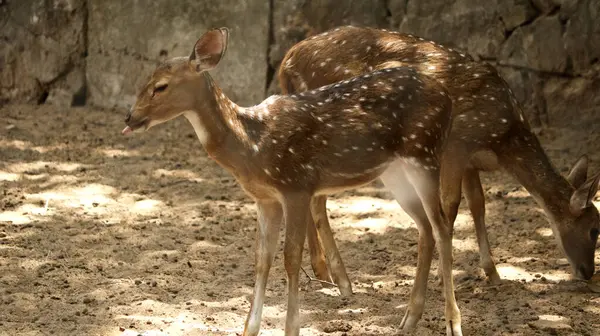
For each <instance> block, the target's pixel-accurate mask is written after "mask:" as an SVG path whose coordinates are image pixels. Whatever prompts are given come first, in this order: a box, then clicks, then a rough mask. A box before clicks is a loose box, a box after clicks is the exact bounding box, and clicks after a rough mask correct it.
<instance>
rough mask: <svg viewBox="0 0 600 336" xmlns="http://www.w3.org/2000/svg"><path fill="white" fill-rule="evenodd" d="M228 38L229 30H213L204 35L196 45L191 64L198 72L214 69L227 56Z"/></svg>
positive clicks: (191, 56)
mask: <svg viewBox="0 0 600 336" xmlns="http://www.w3.org/2000/svg"><path fill="white" fill-rule="evenodd" d="M228 38H229V29H227V28H219V29H213V30H210V31H208V32H206V33H204V35H202V36H201V37H200V38H199V39H198V41H197V42H196V44H195V45H194V50H192V54H191V55H190V64H192V65H193V66H194V67H195V68H196V71H198V72H201V71H206V70H212V69H214V68H215V67H216V66H217V65H218V64H219V62H220V61H221V58H223V55H225V51H226V50H227V40H228Z"/></svg>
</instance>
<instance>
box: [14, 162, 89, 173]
mask: <svg viewBox="0 0 600 336" xmlns="http://www.w3.org/2000/svg"><path fill="white" fill-rule="evenodd" d="M85 166H86V165H84V164H81V163H76V162H49V161H35V162H19V163H13V164H10V165H7V166H6V169H7V170H8V171H9V172H13V173H28V172H35V171H39V170H43V169H55V170H59V171H62V172H73V171H75V170H77V169H79V168H81V167H85Z"/></svg>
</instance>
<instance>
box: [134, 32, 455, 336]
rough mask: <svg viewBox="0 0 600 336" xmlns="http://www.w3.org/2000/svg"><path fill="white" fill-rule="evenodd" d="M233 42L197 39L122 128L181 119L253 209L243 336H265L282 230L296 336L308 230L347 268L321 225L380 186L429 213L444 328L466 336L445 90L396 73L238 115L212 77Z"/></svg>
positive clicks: (407, 72) (164, 68)
mask: <svg viewBox="0 0 600 336" xmlns="http://www.w3.org/2000/svg"><path fill="white" fill-rule="evenodd" d="M227 37H228V31H227V30H226V29H216V30H212V31H209V32H207V33H206V34H205V35H204V36H202V37H201V38H200V39H199V40H198V42H197V43H196V45H195V47H194V51H193V52H192V55H191V56H190V57H189V58H176V59H172V60H170V61H167V62H165V63H163V64H162V65H160V66H159V67H158V68H157V69H156V71H155V72H154V74H153V75H152V77H151V79H150V80H149V82H148V84H147V85H146V86H145V87H144V89H143V90H142V91H141V92H140V94H139V95H138V99H137V102H136V104H135V106H134V107H133V109H132V111H131V112H130V114H129V115H128V117H127V119H126V123H127V125H128V127H127V128H126V130H127V131H128V130H130V129H140V130H147V129H149V128H151V127H152V126H154V125H156V124H159V123H162V122H166V121H168V120H171V119H173V118H175V117H177V116H180V115H184V116H185V117H186V118H188V120H190V122H191V123H192V125H193V126H194V129H195V130H196V133H197V134H198V137H199V139H200V141H201V142H202V144H203V146H204V148H205V149H206V151H207V153H208V154H209V155H210V156H211V157H212V158H213V159H214V160H215V161H217V162H218V163H219V164H220V165H221V166H222V167H224V168H225V169H227V170H228V171H229V172H230V173H231V174H233V175H234V176H235V177H236V179H237V180H238V182H239V183H240V185H241V186H242V187H243V188H244V190H245V191H246V192H247V193H248V194H249V195H250V196H251V197H252V198H253V199H254V200H255V201H256V203H257V207H258V218H259V225H258V230H257V249H256V277H257V278H256V282H255V290H254V300H253V302H252V307H251V309H250V312H249V315H248V318H247V320H246V325H245V329H244V336H255V335H257V334H258V332H259V328H260V319H261V310H262V305H263V301H264V296H265V286H266V283H267V278H268V274H269V269H270V266H271V263H272V260H273V256H274V253H275V250H276V246H277V245H276V243H277V234H278V231H279V226H280V224H281V223H282V222H283V223H284V224H285V226H286V238H285V246H284V261H285V268H286V272H287V276H288V310H287V318H286V328H285V330H286V335H291V336H294V335H298V334H299V330H300V323H299V303H298V282H299V270H300V264H301V261H302V250H303V245H304V239H305V235H306V231H307V229H306V227H307V225H310V226H314V227H315V228H316V231H318V234H321V235H322V237H323V241H322V243H323V246H324V247H325V248H326V249H327V255H328V259H329V260H330V262H331V263H332V265H333V266H334V267H336V268H339V269H343V264H342V263H341V259H339V258H338V259H335V255H334V254H336V253H337V250H336V248H335V242H333V240H332V239H333V238H332V235H331V231H330V230H328V227H325V225H327V224H322V223H323V222H326V217H325V218H324V217H322V215H323V214H325V196H324V195H327V194H330V193H332V192H336V191H341V190H346V189H350V188H354V187H357V186H360V185H363V184H365V183H368V182H371V181H373V180H374V179H376V178H378V177H380V176H381V178H382V179H383V180H384V181H387V182H386V183H388V184H390V185H394V190H396V191H398V190H400V188H402V187H407V188H411V189H414V190H415V194H416V196H417V197H418V198H419V199H420V203H422V204H423V207H424V208H425V209H426V217H427V220H428V222H427V227H426V228H423V230H429V231H431V226H433V228H434V230H435V232H436V234H437V236H438V237H440V239H439V240H440V246H442V247H443V248H441V249H440V253H441V254H442V264H443V268H444V280H445V289H446V290H445V292H444V295H445V296H446V301H447V312H446V320H447V321H448V322H447V324H448V326H449V327H450V328H451V330H453V332H454V334H455V335H460V333H461V332H460V312H459V311H458V307H457V305H456V300H455V297H454V292H453V290H452V277H451V249H450V247H451V245H450V244H451V242H450V235H449V232H448V230H447V227H448V226H447V224H446V223H445V222H444V219H443V217H442V215H441V209H440V204H441V200H440V194H439V174H440V164H439V161H440V157H441V153H442V148H443V145H444V143H445V140H446V137H447V135H448V134H449V127H450V122H451V113H452V111H451V108H452V103H451V100H450V99H449V97H448V94H447V92H446V90H445V88H444V87H443V86H442V85H440V84H439V83H438V82H437V81H435V80H433V79H432V78H430V77H428V76H425V75H422V74H419V73H418V72H417V71H415V69H412V68H408V67H401V68H392V69H383V70H381V71H376V72H373V73H370V74H364V75H362V76H360V77H355V78H352V79H350V80H347V81H343V82H338V83H334V84H331V85H328V86H323V87H321V88H319V89H317V90H314V91H310V92H303V93H300V94H297V95H285V96H273V97H270V98H268V99H267V100H265V101H263V102H262V103H261V104H259V105H256V106H253V107H249V108H243V107H240V106H237V105H236V104H234V103H233V102H232V101H230V100H229V99H228V98H227V97H226V96H225V94H224V93H223V92H222V91H221V90H220V89H219V87H218V86H217V85H216V83H215V82H214V81H213V80H212V78H211V77H210V75H209V74H208V72H207V71H209V70H212V69H213V68H214V67H216V66H217V64H218V63H219V61H220V60H221V58H222V57H223V54H224V52H225V48H226V46H227ZM398 182H401V183H400V184H398ZM429 223H431V226H430V224H429ZM428 241H429V240H428ZM431 248H433V245H431ZM429 252H431V251H429ZM428 258H429V257H428V256H426V257H425V260H426V259H428ZM336 262H337V264H336ZM427 270H428V269H427ZM344 273H345V271H344ZM337 280H338V281H340V279H337ZM343 280H344V279H342V281H343ZM341 290H342V294H344V295H348V294H350V293H351V287H350V283H349V281H346V282H345V283H344V286H343V287H342V288H341ZM423 303H424V296H423V297H419V299H418V300H415V301H414V302H411V303H410V304H409V309H408V310H409V311H413V312H414V313H411V314H409V316H410V317H409V322H408V323H407V324H406V325H407V326H410V327H412V326H414V322H416V320H417V319H418V317H420V312H421V311H422V305H423Z"/></svg>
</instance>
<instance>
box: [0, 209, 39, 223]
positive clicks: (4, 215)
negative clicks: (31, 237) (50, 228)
mask: <svg viewBox="0 0 600 336" xmlns="http://www.w3.org/2000/svg"><path fill="white" fill-rule="evenodd" d="M35 220H39V218H37V217H33V216H30V215H27V214H23V212H21V211H18V210H17V211H3V212H0V223H2V222H4V223H11V224H17V225H21V224H27V223H31V222H33V221H35Z"/></svg>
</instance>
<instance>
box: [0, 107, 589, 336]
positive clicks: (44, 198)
mask: <svg viewBox="0 0 600 336" xmlns="http://www.w3.org/2000/svg"><path fill="white" fill-rule="evenodd" d="M0 115H2V121H1V125H0V207H1V208H0V335H31V336H33V335H49V334H54V335H109V336H112V335H138V334H141V335H235V334H236V333H239V332H241V330H242V329H241V328H242V326H243V321H244V318H245V314H246V312H247V311H248V309H249V299H250V297H251V294H252V284H253V281H254V276H253V273H254V270H253V264H254V258H253V246H254V236H255V221H256V215H255V206H254V205H253V204H252V202H251V201H250V199H249V198H248V197H246V196H245V194H244V193H243V192H242V191H241V190H240V188H239V186H238V185H237V184H236V182H235V181H234V180H233V179H232V178H231V177H230V176H229V175H228V174H227V173H226V172H225V171H224V170H223V169H221V168H219V167H218V166H217V165H216V164H215V163H213V162H212V161H211V160H210V159H208V158H207V157H206V155H205V154H204V151H203V150H202V148H201V146H200V143H199V142H198V141H197V139H196V138H195V136H194V135H193V130H192V128H191V126H190V125H188V124H187V123H186V122H185V120H176V121H174V122H171V123H168V124H166V125H162V126H159V127H156V128H155V129H153V130H152V131H151V132H148V133H146V134H137V135H136V136H134V137H127V138H125V137H122V136H121V135H120V130H121V128H122V127H123V122H122V119H123V114H122V113H117V112H111V111H98V110H93V109H83V108H81V109H67V110H64V109H57V108H53V107H51V106H40V107H31V106H5V107H4V108H2V109H1V110H0ZM598 137H599V136H598V135H597V134H593V133H592V132H591V131H589V132H588V131H587V130H557V129H547V130H544V131H543V132H542V134H541V138H542V141H543V143H544V145H545V147H546V148H547V149H548V152H549V155H550V156H551V157H552V158H553V159H554V160H555V161H554V162H555V163H556V166H557V167H558V168H559V169H560V170H561V171H562V172H565V171H566V168H567V167H568V166H569V165H570V163H571V162H573V161H574V160H575V159H576V158H577V157H578V156H579V155H580V154H582V153H584V152H589V153H590V154H591V155H592V158H593V159H594V162H595V163H597V162H600V155H598V151H597V149H598V145H597V144H598ZM597 167H598V165H594V168H597ZM484 185H485V190H486V197H487V199H488V203H487V211H488V215H487V221H488V228H489V232H490V239H491V242H492V245H493V247H494V249H493V251H494V255H495V258H496V260H497V262H498V265H499V270H500V273H501V276H502V277H503V279H505V281H504V284H503V285H501V286H499V287H492V286H489V285H488V284H487V283H486V281H485V279H484V278H483V276H482V275H483V273H482V271H481V270H480V269H479V267H478V254H477V252H476V242H475V236H474V230H473V226H472V221H471V219H470V217H469V216H468V214H467V213H466V212H465V208H464V206H463V207H461V214H460V216H459V218H458V223H457V226H456V237H455V259H456V263H455V275H456V284H457V290H456V294H457V298H458V301H459V306H460V308H461V310H462V314H463V328H464V332H465V334H466V335H546V334H558V335H598V334H600V331H598V330H600V329H599V328H600V297H599V295H598V294H594V293H592V292H590V291H589V290H588V289H587V287H586V286H585V284H584V283H581V282H576V281H572V280H569V273H568V272H569V269H568V266H567V264H566V261H565V259H564V258H563V255H562V254H561V253H560V252H559V251H558V249H557V246H556V244H555V242H554V239H553V237H552V232H551V231H550V229H549V226H548V224H547V222H546V219H545V217H544V215H543V213H542V212H541V210H540V208H539V207H538V206H537V204H535V203H534V201H533V200H532V198H531V197H529V196H528V194H527V192H525V191H524V190H523V188H522V187H520V186H519V185H518V184H517V183H515V181H514V180H513V179H511V178H510V177H509V176H507V175H506V174H500V173H495V174H486V175H485V178H484ZM463 203H464V202H463ZM328 205H329V212H330V216H331V221H332V225H333V229H334V231H335V234H336V239H337V241H338V244H339V247H340V250H341V253H342V256H343V258H344V260H345V261H346V264H347V268H348V271H349V273H350V276H351V278H352V280H353V281H354V288H355V291H356V294H355V295H353V296H352V297H351V298H349V299H341V298H340V297H339V296H338V294H337V292H336V290H334V289H322V288H321V286H320V285H319V284H317V283H315V282H311V283H309V282H308V278H307V277H305V276H303V280H304V283H305V285H304V287H303V290H302V292H301V299H302V311H301V313H302V319H303V323H302V332H301V333H302V335H332V336H341V335H348V336H359V335H394V334H398V333H400V332H399V330H398V325H399V323H400V321H401V318H402V315H403V313H404V309H405V304H406V302H407V298H408V294H409V290H410V288H411V284H412V281H413V277H414V272H415V263H416V254H417V246H416V239H417V231H416V228H415V225H414V223H413V222H412V221H411V220H410V218H409V217H407V216H406V215H405V214H404V213H403V212H402V211H401V210H400V208H399V207H398V206H397V205H396V203H395V202H394V201H393V200H391V199H390V197H389V196H388V194H387V193H386V192H385V191H383V190H379V189H378V188H377V187H376V186H369V187H366V188H362V189H360V190H357V191H355V192H349V193H344V194H342V195H338V196H337V197H335V198H332V199H331V201H330V202H329V204H328ZM597 205H600V203H597ZM280 251H281V250H280ZM596 259H597V260H596V262H600V258H598V257H597V258H596ZM309 265H310V264H309V260H308V258H307V256H306V254H305V258H304V267H305V269H306V270H307V271H309V272H310V266H309ZM436 267H437V264H436V263H435V262H434V267H433V268H434V269H433V270H432V274H437V270H436ZM267 296H268V298H267V300H266V304H265V310H264V318H263V332H262V333H261V335H283V332H282V331H281V330H282V328H283V325H284V316H285V304H284V303H285V297H286V294H285V272H284V269H283V263H282V259H281V252H280V253H279V254H278V256H277V259H276V261H275V264H274V267H273V269H272V271H271V276H270V281H269V285H268V291H267ZM443 333H444V322H443V298H442V294H441V291H440V288H439V286H438V285H437V284H436V281H435V276H433V275H432V276H431V277H430V282H429V291H428V301H427V304H426V311H425V314H424V316H423V319H422V320H421V321H420V322H419V324H418V328H417V330H416V331H415V332H414V335H443Z"/></svg>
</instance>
